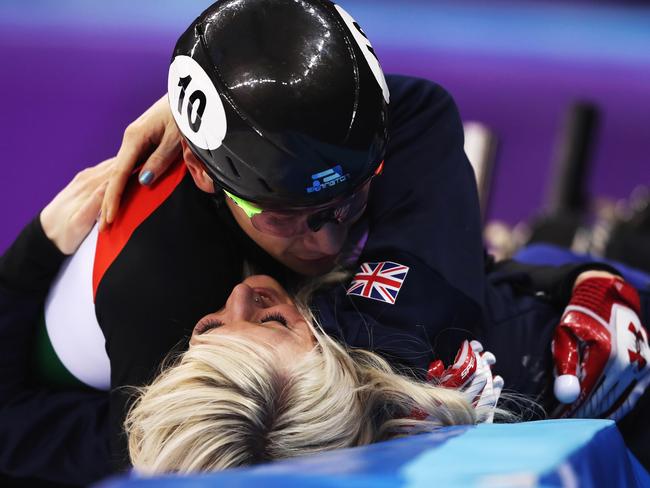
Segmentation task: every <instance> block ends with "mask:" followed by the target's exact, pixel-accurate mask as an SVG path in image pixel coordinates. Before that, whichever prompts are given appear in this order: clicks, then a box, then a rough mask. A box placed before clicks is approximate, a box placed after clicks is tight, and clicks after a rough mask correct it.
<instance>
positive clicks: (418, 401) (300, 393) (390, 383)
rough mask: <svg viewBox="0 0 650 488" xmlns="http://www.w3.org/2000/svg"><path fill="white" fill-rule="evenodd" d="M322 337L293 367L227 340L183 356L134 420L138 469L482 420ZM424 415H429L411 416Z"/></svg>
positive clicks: (321, 446)
mask: <svg viewBox="0 0 650 488" xmlns="http://www.w3.org/2000/svg"><path fill="white" fill-rule="evenodd" d="M314 332H315V337H316V339H317V343H318V345H317V346H316V347H315V349H314V350H313V351H312V352H310V353H308V354H306V355H305V356H304V357H303V358H301V359H300V360H298V361H296V362H295V363H291V359H292V358H281V357H278V356H279V355H278V353H277V352H276V351H275V350H274V349H271V348H267V347H264V346H261V345H258V344H256V343H251V342H247V341H245V340H243V339H239V338H236V337H232V336H230V337H227V336H225V335H224V336H218V338H217V337H215V338H214V339H215V340H212V341H211V343H210V344H209V345H197V346H193V347H191V348H190V349H189V350H188V351H187V352H185V353H183V354H182V355H181V356H180V358H179V360H178V362H177V364H176V365H175V366H173V367H171V368H168V369H167V370H165V371H164V372H163V373H162V374H161V375H160V376H159V377H158V378H156V379H155V380H154V381H153V383H152V384H151V385H149V386H147V387H144V388H142V389H141V394H140V396H139V398H137V400H136V402H135V403H134V405H133V407H132V408H131V410H130V412H129V414H128V417H127V420H126V424H125V427H126V432H127V434H128V437H129V453H130V457H131V462H132V464H133V466H134V468H135V469H136V470H137V471H138V472H141V473H143V474H158V473H167V472H179V473H188V472H196V471H213V470H221V469H226V468H230V467H236V466H244V465H250V464H255V463H260V462H265V461H272V460H275V459H283V458H291V457H295V456H301V455H307V454H314V453H317V452H322V451H326V450H330V449H338V448H343V447H352V446H360V445H364V444H369V443H372V442H376V441H380V440H386V439H390V438H394V437H399V436H403V435H406V434H412V433H417V432H423V431H431V430H432V429H434V428H436V427H439V426H446V425H456V424H472V423H475V422H476V421H477V413H476V411H475V410H474V408H473V407H472V406H471V405H470V403H469V402H468V401H467V400H466V399H465V398H464V397H463V396H462V395H461V394H460V393H459V392H457V391H455V390H450V389H445V388H441V387H437V386H434V385H431V384H429V383H424V382H418V381H415V380H413V379H410V378H407V377H405V376H402V375H399V374H397V373H395V372H394V371H393V369H392V368H391V366H390V365H389V364H388V363H387V362H386V361H385V360H384V359H382V358H380V357H379V356H377V355H376V354H374V353H371V352H368V351H364V350H349V351H348V350H346V349H345V348H343V347H342V346H341V345H339V344H338V343H337V342H335V341H334V340H332V339H331V338H329V337H328V336H327V335H326V334H324V333H321V332H317V331H314ZM416 411H417V412H419V413H420V416H418V418H422V417H423V416H422V415H421V414H422V413H424V414H426V415H427V416H428V417H427V418H426V419H425V420H417V419H415V418H409V417H411V416H412V414H413V413H414V412H416ZM479 415H480V413H479Z"/></svg>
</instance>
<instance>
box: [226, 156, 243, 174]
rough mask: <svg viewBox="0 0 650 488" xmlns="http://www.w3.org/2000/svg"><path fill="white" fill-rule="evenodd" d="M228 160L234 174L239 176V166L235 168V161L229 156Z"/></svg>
mask: <svg viewBox="0 0 650 488" xmlns="http://www.w3.org/2000/svg"><path fill="white" fill-rule="evenodd" d="M226 162H227V163H228V165H229V166H230V171H232V174H234V175H235V176H236V177H237V178H239V177H240V176H239V171H237V168H235V163H233V162H232V159H230V158H229V157H228V156H226Z"/></svg>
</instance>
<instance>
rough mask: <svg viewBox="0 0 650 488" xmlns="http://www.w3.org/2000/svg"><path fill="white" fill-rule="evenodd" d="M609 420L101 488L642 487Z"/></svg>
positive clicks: (488, 427) (463, 430)
mask: <svg viewBox="0 0 650 488" xmlns="http://www.w3.org/2000/svg"><path fill="white" fill-rule="evenodd" d="M645 483H650V476H648V474H647V473H646V472H645V471H644V470H643V468H642V467H640V466H639V465H638V463H636V460H635V459H634V458H633V457H632V456H631V454H628V450H627V448H626V447H625V445H624V443H623V439H622V437H621V435H620V433H619V431H618V429H617V428H616V425H615V424H614V422H612V421H610V420H592V419H589V420H585V419H569V420H544V421H539V422H525V423H519V424H496V425H495V424H482V425H478V426H476V427H468V426H459V427H448V428H444V429H440V430H438V431H437V432H434V433H431V434H423V435H417V436H412V437H408V438H402V439H396V440H392V441H387V442H382V443H377V444H373V445H370V446H364V447H359V448H352V449H341V450H337V451H332V452H327V453H323V454H319V455H315V456H307V457H304V458H299V459H293V460H287V461H278V462H275V463H271V464H266V465H261V466H257V467H252V468H241V469H233V470H229V471H225V472H221V473H215V474H204V475H200V476H166V477H157V478H136V477H131V478H118V479H112V480H108V481H105V482H104V483H102V484H100V487H101V488H118V487H119V488H139V487H150V486H156V487H180V486H183V487H197V488H198V487H207V486H236V487H246V486H255V487H257V486H264V487H285V486H304V487H333V486H336V487H344V488H345V487H353V486H355V487H356V486H371V487H378V488H381V487H420V486H422V487H424V486H427V487H429V486H436V487H443V486H542V487H555V486H603V487H613V486H649V485H647V484H645Z"/></svg>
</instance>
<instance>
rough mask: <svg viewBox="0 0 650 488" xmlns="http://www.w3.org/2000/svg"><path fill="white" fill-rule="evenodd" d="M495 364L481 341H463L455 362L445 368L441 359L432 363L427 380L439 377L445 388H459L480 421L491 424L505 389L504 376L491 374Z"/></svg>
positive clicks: (439, 381) (441, 384) (439, 382)
mask: <svg viewBox="0 0 650 488" xmlns="http://www.w3.org/2000/svg"><path fill="white" fill-rule="evenodd" d="M494 363H496V358H495V357H494V354H492V353H491V352H489V351H483V345H482V344H481V343H480V342H479V341H471V342H468V341H463V343H462V344H461V347H460V349H459V350H458V353H457V354H456V359H455V360H454V364H452V365H451V366H449V367H448V368H447V369H445V367H444V364H443V363H442V361H441V360H439V359H438V360H437V361H434V362H432V363H431V364H430V366H429V369H428V371H427V379H428V380H429V381H433V380H436V381H437V382H438V384H439V385H440V386H442V387H445V388H455V389H457V390H459V391H460V392H461V393H462V394H463V395H464V396H465V397H466V398H467V400H468V401H469V402H470V403H471V404H472V405H474V408H476V410H477V411H478V413H479V421H480V422H485V423H492V421H493V420H494V411H495V408H496V406H497V402H498V400H499V396H500V395H501V390H502V389H503V378H502V377H501V376H498V375H497V376H492V369H491V366H492V365H493V364H494Z"/></svg>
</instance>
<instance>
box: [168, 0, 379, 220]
mask: <svg viewBox="0 0 650 488" xmlns="http://www.w3.org/2000/svg"><path fill="white" fill-rule="evenodd" d="M168 93H169V104H170V109H171V111H172V113H173V114H174V119H175V121H176V124H177V125H178V127H179V129H180V131H181V133H182V135H183V137H184V138H185V140H186V142H187V143H188V145H189V146H190V148H191V149H192V152H193V153H194V155H195V156H196V157H197V158H198V159H200V160H201V161H202V162H203V164H204V165H205V169H206V171H207V173H208V174H209V175H210V177H211V178H212V179H213V180H214V182H215V187H216V188H217V189H223V190H225V191H227V192H228V193H230V194H231V195H234V196H236V197H238V198H240V199H243V200H246V201H248V202H252V203H254V204H255V205H256V206H257V207H259V208H265V209H290V208H298V209H300V208H307V207H317V206H321V205H325V204H328V203H329V202H331V201H334V200H336V199H337V198H341V197H345V196H347V195H350V194H353V193H354V192H355V191H356V190H358V189H359V188H360V187H361V186H363V185H364V184H365V183H366V182H367V181H368V179H369V178H370V177H371V176H372V175H373V174H375V171H376V169H377V168H378V166H379V164H380V163H381V161H382V160H383V159H384V154H385V151H386V145H387V139H388V135H387V130H386V122H387V116H388V101H389V93H388V87H387V84H386V80H385V79H384V75H383V73H382V71H381V67H380V66H379V62H378V61H377V58H376V56H375V55H374V51H373V50H372V46H371V45H370V42H369V41H368V40H367V39H366V37H365V34H363V31H362V30H361V28H360V27H358V25H357V24H356V23H355V22H354V20H353V19H352V17H350V15H348V14H347V13H346V12H345V11H344V10H343V9H341V8H340V7H338V6H337V5H334V4H333V3H331V2H329V1H326V0H301V1H299V2H298V1H290V0H221V1H218V2H216V3H214V4H213V5H212V6H210V7H209V8H208V9H207V10H206V11H205V12H203V13H202V14H201V16H199V18H197V19H196V20H195V21H194V22H193V23H192V24H191V25H190V27H189V28H188V29H187V31H185V33H183V35H182V36H181V37H180V38H179V40H178V42H177V43H176V47H175V49H174V54H173V57H172V62H171V65H170V68H169V78H168ZM326 173H327V174H328V175H330V173H331V174H332V175H333V174H334V173H337V174H338V173H340V175H341V177H340V178H338V179H336V181H335V184H334V180H332V181H331V182H330V180H329V179H328V180H327V184H322V183H323V182H325V179H327V178H326V177H323V179H322V181H321V179H318V178H317V179H315V178H314V175H324V174H326ZM343 176H345V177H343ZM315 181H317V182H318V183H319V184H318V185H317V187H318V191H315V190H313V191H308V190H307V189H309V188H311V189H314V185H315Z"/></svg>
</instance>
